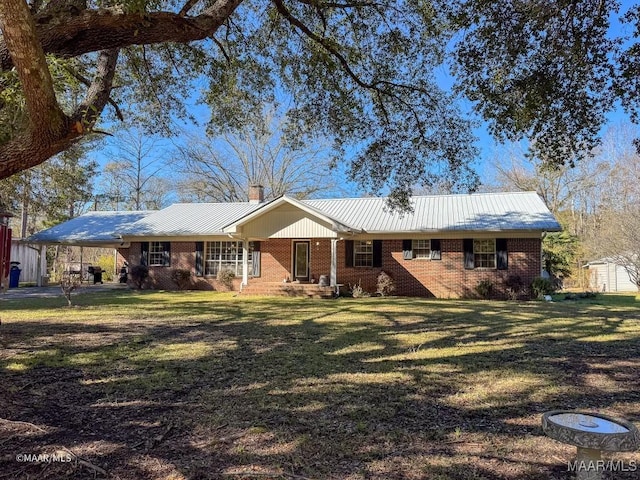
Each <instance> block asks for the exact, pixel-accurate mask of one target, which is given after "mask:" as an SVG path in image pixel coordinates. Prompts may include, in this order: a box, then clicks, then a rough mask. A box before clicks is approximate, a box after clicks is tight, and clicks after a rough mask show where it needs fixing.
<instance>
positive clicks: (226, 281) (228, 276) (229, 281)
mask: <svg viewBox="0 0 640 480" xmlns="http://www.w3.org/2000/svg"><path fill="white" fill-rule="evenodd" d="M234 278H236V274H235V273H234V272H233V271H232V270H229V269H228V268H223V269H222V270H219V271H218V275H217V276H216V279H217V280H218V281H219V282H220V283H221V284H222V285H224V286H225V287H227V288H228V289H229V290H233V279H234Z"/></svg>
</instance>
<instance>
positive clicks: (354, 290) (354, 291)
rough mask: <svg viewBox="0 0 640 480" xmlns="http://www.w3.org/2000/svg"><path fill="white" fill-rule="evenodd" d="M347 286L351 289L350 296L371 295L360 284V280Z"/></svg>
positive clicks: (362, 296)
mask: <svg viewBox="0 0 640 480" xmlns="http://www.w3.org/2000/svg"><path fill="white" fill-rule="evenodd" d="M349 288H350V289H351V296H352V297H353V298H364V297H370V296H371V295H370V294H369V292H367V291H366V290H365V289H364V288H362V285H360V280H358V283H356V284H355V285H351V284H349Z"/></svg>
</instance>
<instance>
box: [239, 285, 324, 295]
mask: <svg viewBox="0 0 640 480" xmlns="http://www.w3.org/2000/svg"><path fill="white" fill-rule="evenodd" d="M333 292H334V289H333V288H332V287H321V286H319V285H318V284H314V283H283V282H276V283H254V284H251V283H250V284H249V285H247V286H245V287H243V288H242V292H240V293H241V294H242V295H265V296H278V297H307V298H332V297H333Z"/></svg>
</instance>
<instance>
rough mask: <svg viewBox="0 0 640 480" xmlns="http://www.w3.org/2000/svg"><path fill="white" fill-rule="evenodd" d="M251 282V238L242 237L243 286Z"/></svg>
mask: <svg viewBox="0 0 640 480" xmlns="http://www.w3.org/2000/svg"><path fill="white" fill-rule="evenodd" d="M248 284H249V240H247V239H246V238H244V239H242V286H243V287H244V286H247V285H248Z"/></svg>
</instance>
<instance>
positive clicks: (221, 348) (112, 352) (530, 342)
mask: <svg viewBox="0 0 640 480" xmlns="http://www.w3.org/2000/svg"><path fill="white" fill-rule="evenodd" d="M39 301H40V300H34V301H33V303H31V305H30V307H31V308H26V307H25V306H24V304H18V303H13V302H3V303H2V305H1V306H2V309H3V312H2V321H3V323H2V325H1V327H0V340H1V346H2V351H1V352H0V368H1V370H0V374H1V375H2V384H1V388H2V390H3V391H2V394H1V395H0V411H1V412H2V413H1V414H0V417H2V419H0V455H1V456H0V478H11V479H22V478H24V479H34V478H39V479H40V478H41V479H66V478H69V479H88V478H112V479H122V480H133V479H136V480H137V479H175V480H178V479H209V478H210V479H214V478H215V479H218V478H219V479H265V478H273V479H298V480H304V479H345V480H347V479H349V480H350V479H353V480H356V479H357V480H364V479H380V480H382V479H391V480H394V479H436V480H437V479H440V480H442V479H455V480H466V479H491V480H494V479H496V480H497V479H531V480H533V479H566V478H569V477H571V476H572V475H574V474H572V473H569V472H568V471H567V470H568V468H567V467H568V462H570V461H572V460H573V455H574V448H573V447H569V446H564V445H562V444H559V443H557V442H555V441H553V440H551V439H549V438H547V437H545V436H544V435H543V433H542V431H541V428H540V417H541V415H542V413H543V412H545V411H548V410H552V409H558V408H563V409H584V410H595V411H599V412H602V413H608V414H611V415H614V416H624V417H626V418H627V419H629V420H631V421H634V422H636V423H638V422H640V392H639V391H638V387H637V385H638V384H639V381H640V378H639V377H640V359H638V354H637V352H638V351H639V350H638V348H639V347H640V322H638V319H639V318H640V309H639V308H638V305H640V304H638V303H635V302H633V301H629V299H625V301H624V302H621V301H616V298H614V297H612V298H610V299H607V298H606V297H602V298H599V299H598V300H597V301H593V302H582V303H577V302H572V303H571V304H565V303H561V304H541V303H535V302H532V303H506V302H480V303H478V302H462V301H460V302H453V301H451V302H443V301H426V300H415V299H375V298H372V299H363V300H338V301H313V300H299V299H258V298H240V297H238V298H235V297H233V296H232V295H231V294H216V293H181V294H178V293H153V292H149V293H144V294H134V293H127V292H117V293H106V294H101V296H98V297H96V298H93V299H85V300H82V299H80V300H79V304H80V306H79V307H77V308H75V309H67V308H62V307H60V308H59V307H57V306H52V304H51V303H46V304H44V303H43V304H42V305H40V304H39V303H38V302H39ZM42 301H43V302H44V301H45V300H42ZM607 459H613V460H620V461H621V462H622V463H621V464H620V465H625V466H627V467H628V469H627V471H617V472H607V475H609V478H616V479H632V478H637V472H635V471H630V470H631V467H632V465H635V464H636V463H638V464H640V458H639V457H638V455H636V454H633V453H632V454H616V455H608V456H607Z"/></svg>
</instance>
